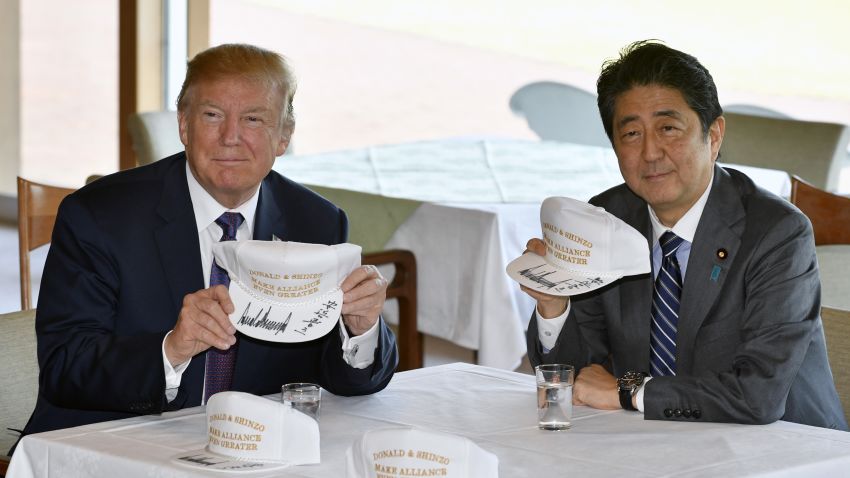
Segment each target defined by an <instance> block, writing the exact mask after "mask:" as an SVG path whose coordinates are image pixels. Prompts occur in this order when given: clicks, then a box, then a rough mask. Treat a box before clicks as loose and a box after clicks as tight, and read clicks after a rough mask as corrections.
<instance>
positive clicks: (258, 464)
mask: <svg viewBox="0 0 850 478" xmlns="http://www.w3.org/2000/svg"><path fill="white" fill-rule="evenodd" d="M171 462H172V463H177V464H179V465H183V466H188V467H190V468H194V469H196V470H197V469H201V470H208V471H223V472H229V473H246V472H256V471H271V470H278V469H282V468H289V467H290V466H292V465H294V463H278V462H275V463H272V462H262V461H250V460H237V459H234V458H227V457H223V456H219V455H217V454H215V453H210V452H209V451H207V450H206V449H205V448H202V449H199V450H193V451H187V452H183V453H178V454H177V455H174V456H173V457H172V458H171Z"/></svg>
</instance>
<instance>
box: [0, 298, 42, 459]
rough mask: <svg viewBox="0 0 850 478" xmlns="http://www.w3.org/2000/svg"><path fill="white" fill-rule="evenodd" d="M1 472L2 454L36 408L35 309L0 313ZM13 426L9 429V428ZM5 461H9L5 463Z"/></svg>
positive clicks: (10, 445) (13, 441)
mask: <svg viewBox="0 0 850 478" xmlns="http://www.w3.org/2000/svg"><path fill="white" fill-rule="evenodd" d="M0 363H2V364H3V366H2V367H0V374H2V375H0V384H2V385H1V386H2V387H3V391H2V393H0V475H3V474H5V470H4V469H3V466H4V464H3V463H4V458H3V456H4V455H5V454H6V452H7V451H8V450H9V448H11V447H12V445H14V444H15V441H17V439H18V433H17V432H14V431H12V430H22V429H23V428H24V425H26V423H27V419H28V418H29V416H30V414H31V413H32V411H33V409H34V408H35V401H36V397H37V396H38V359H37V357H36V342H35V309H30V310H23V311H20V312H12V313H8V314H0ZM9 429H12V430H9ZM7 464H8V463H7Z"/></svg>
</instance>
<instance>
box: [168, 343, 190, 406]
mask: <svg viewBox="0 0 850 478" xmlns="http://www.w3.org/2000/svg"><path fill="white" fill-rule="evenodd" d="M171 332H173V330H172V331H170V332H168V333H167V334H165V338H163V339H162V366H163V368H164V369H165V398H166V399H167V400H168V401H169V402H170V401H172V400H174V398H175V397H176V396H177V391H178V389H179V388H180V381H181V380H182V378H183V372H185V371H186V369H187V368H188V367H189V362H191V360H187V361H185V362H183V363H181V364H180V365H178V366H176V367H172V366H171V362H169V361H168V357H167V356H166V355H165V339H167V338H168V335H169V334H171Z"/></svg>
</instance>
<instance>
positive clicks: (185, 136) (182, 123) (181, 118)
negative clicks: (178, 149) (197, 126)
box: [177, 111, 189, 148]
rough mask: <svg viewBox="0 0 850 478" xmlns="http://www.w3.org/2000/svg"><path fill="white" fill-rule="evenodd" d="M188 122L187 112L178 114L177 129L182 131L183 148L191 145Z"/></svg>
mask: <svg viewBox="0 0 850 478" xmlns="http://www.w3.org/2000/svg"><path fill="white" fill-rule="evenodd" d="M188 122H189V119H188V118H186V112H185V111H178V112H177V127H178V129H179V130H180V142H181V143H183V147H184V148H185V147H187V146H188V144H189V131H188Z"/></svg>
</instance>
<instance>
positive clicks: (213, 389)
mask: <svg viewBox="0 0 850 478" xmlns="http://www.w3.org/2000/svg"><path fill="white" fill-rule="evenodd" d="M244 220H245V218H244V217H242V214H240V213H238V212H226V213H224V214H222V215H221V216H219V217H218V219H216V220H215V223H216V224H218V225H219V227H221V232H222V234H221V239H219V241H235V240H236V230H237V229H239V226H240V225H241V224H242V221H244ZM214 285H223V286H225V287H227V286H229V285H230V276H228V275H227V271H226V270H224V269H222V268H221V267H220V266H219V265H218V264H216V262H215V259H213V263H212V270H211V271H210V287H212V286H214ZM238 345H239V342H236V343H235V344H233V345H232V346H231V347H230V348H229V349H227V350H223V351H222V350H219V349H216V348H210V349H209V350H207V356H206V359H207V360H206V367H205V370H206V371H205V377H204V382H205V387H204V403H206V402H207V400H209V398H210V397H211V396H213V395H214V394H216V393H218V392H224V391H227V390H230V385H231V384H232V383H233V369H234V368H235V366H236V349H237V346H238Z"/></svg>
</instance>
